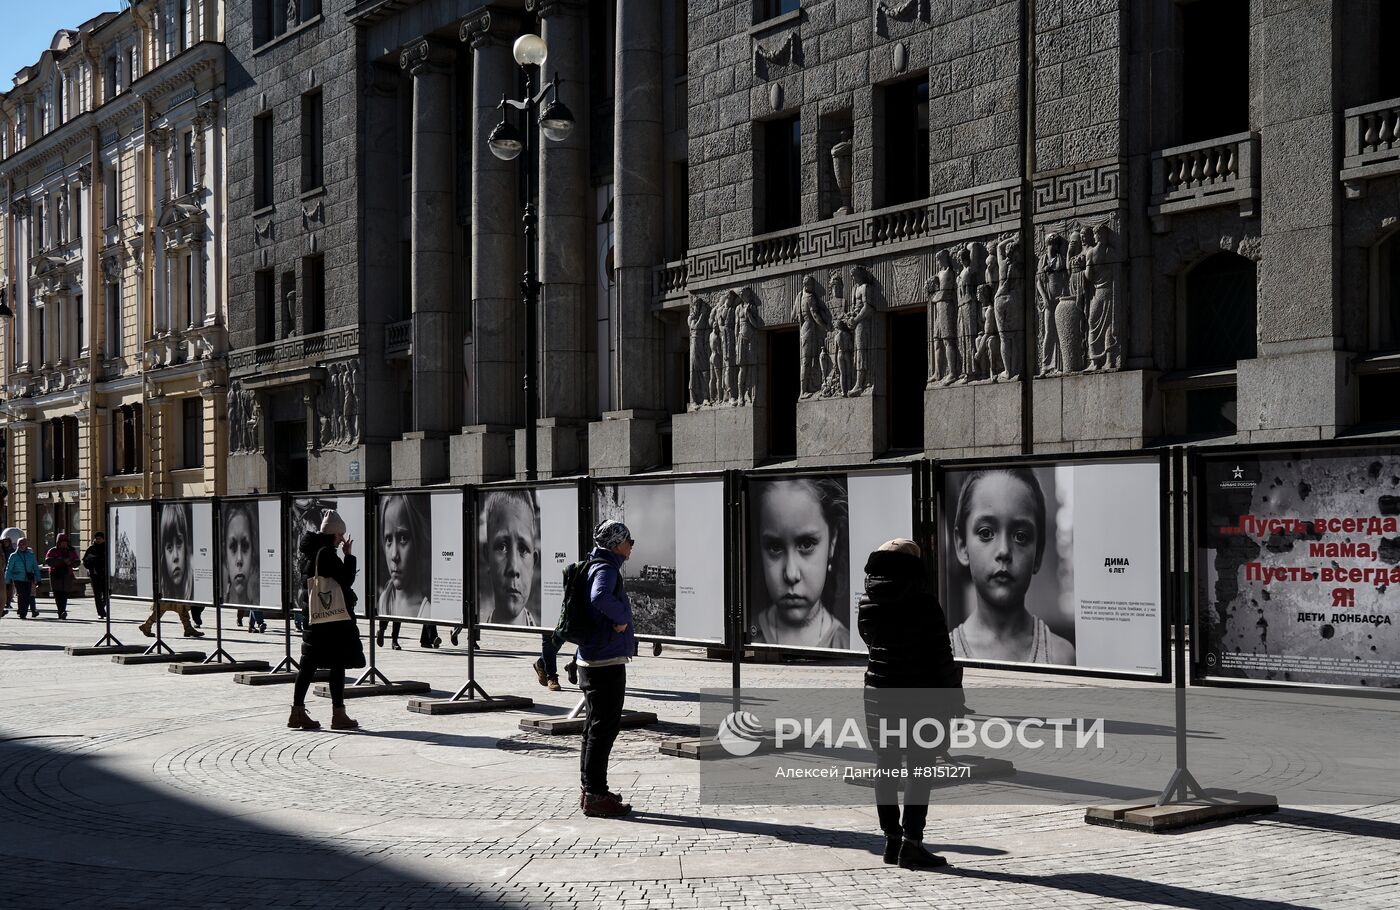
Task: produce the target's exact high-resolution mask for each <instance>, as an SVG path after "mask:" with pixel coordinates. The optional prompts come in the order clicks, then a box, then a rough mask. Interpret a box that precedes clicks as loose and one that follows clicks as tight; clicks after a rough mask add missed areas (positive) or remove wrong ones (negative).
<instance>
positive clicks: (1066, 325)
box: [1055, 231, 1086, 373]
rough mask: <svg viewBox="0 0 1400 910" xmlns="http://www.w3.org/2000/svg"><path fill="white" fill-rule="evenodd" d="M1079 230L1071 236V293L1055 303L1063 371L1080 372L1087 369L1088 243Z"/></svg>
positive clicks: (1069, 266)
mask: <svg viewBox="0 0 1400 910" xmlns="http://www.w3.org/2000/svg"><path fill="white" fill-rule="evenodd" d="M1082 237H1083V235H1082V234H1081V232H1079V231H1071V232H1070V235H1069V251H1068V253H1067V254H1066V264H1067V265H1068V268H1069V278H1068V282H1067V290H1066V293H1065V295H1064V296H1063V297H1061V298H1060V299H1059V300H1058V301H1056V303H1055V337H1057V338H1058V339H1059V341H1060V369H1061V370H1063V371H1064V372H1066V373H1077V372H1079V371H1080V370H1082V369H1084V365H1085V356H1084V334H1085V333H1084V305H1085V302H1086V301H1085V297H1084V241H1083V239H1082Z"/></svg>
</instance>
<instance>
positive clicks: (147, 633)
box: [136, 622, 156, 638]
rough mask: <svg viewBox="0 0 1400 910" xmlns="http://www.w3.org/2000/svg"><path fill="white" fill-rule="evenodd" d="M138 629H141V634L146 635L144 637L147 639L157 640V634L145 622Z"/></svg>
mask: <svg viewBox="0 0 1400 910" xmlns="http://www.w3.org/2000/svg"><path fill="white" fill-rule="evenodd" d="M136 628H138V629H140V630H141V634H142V635H144V636H146V637H147V638H155V637H156V633H154V632H152V631H151V627H150V626H149V625H148V624H146V623H144V622H143V623H141V625H139V626H137V627H136Z"/></svg>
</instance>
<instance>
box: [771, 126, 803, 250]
mask: <svg viewBox="0 0 1400 910" xmlns="http://www.w3.org/2000/svg"><path fill="white" fill-rule="evenodd" d="M801 223H802V118H801V117H797V116H792V117H783V118H782V119H779V120H769V121H766V122H765V123H763V231H764V232H765V233H766V232H768V231H781V230H784V229H786V228H791V227H796V226H797V225H799V224H801Z"/></svg>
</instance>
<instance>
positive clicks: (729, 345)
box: [686, 289, 763, 411]
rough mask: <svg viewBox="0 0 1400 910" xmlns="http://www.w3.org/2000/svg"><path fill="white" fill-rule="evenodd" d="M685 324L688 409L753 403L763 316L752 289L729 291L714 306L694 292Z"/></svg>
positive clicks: (756, 397)
mask: <svg viewBox="0 0 1400 910" xmlns="http://www.w3.org/2000/svg"><path fill="white" fill-rule="evenodd" d="M686 326H687V328H688V329H689V333H690V391H689V394H688V396H687V409H688V410H691V411H694V410H698V409H700V408H703V407H713V406H720V405H733V406H741V405H752V404H755V403H757V400H758V373H759V370H758V365H759V341H760V333H761V332H762V330H763V320H762V318H761V317H760V316H759V312H758V304H757V301H756V300H755V299H754V294H753V292H751V291H749V290H748V289H744V290H743V291H735V290H730V291H727V292H725V294H724V296H723V297H722V298H721V299H720V300H719V302H718V303H716V304H714V305H713V306H711V304H710V303H709V301H707V300H705V298H703V297H701V296H699V295H692V296H691V299H690V311H689V313H688V314H687V316H686Z"/></svg>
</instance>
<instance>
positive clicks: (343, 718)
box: [331, 705, 360, 730]
mask: <svg viewBox="0 0 1400 910" xmlns="http://www.w3.org/2000/svg"><path fill="white" fill-rule="evenodd" d="M331 729H332V730H358V729H360V722H359V721H358V720H355V719H354V718H352V717H351V716H350V715H349V714H346V713H345V706H344V705H336V706H335V708H334V709H333V710H332V711H331Z"/></svg>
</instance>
